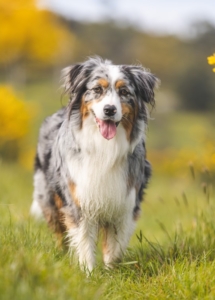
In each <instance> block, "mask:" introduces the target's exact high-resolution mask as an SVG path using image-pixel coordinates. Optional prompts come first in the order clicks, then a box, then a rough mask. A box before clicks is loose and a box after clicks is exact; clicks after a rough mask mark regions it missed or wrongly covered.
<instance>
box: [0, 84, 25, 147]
mask: <svg viewBox="0 0 215 300" xmlns="http://www.w3.org/2000/svg"><path fill="white" fill-rule="evenodd" d="M29 120H30V114H29V110H28V107H27V105H26V103H25V102H24V101H23V100H22V99H19V98H18V97H17V96H16V95H15V93H14V92H13V90H12V89H11V87H9V86H3V85H1V86H0V145H1V143H2V142H3V143H4V142H6V141H11V140H19V139H20V138H22V137H24V136H25V135H26V133H27V131H28V127H29Z"/></svg>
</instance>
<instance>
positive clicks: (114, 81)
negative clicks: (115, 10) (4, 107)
mask: <svg viewBox="0 0 215 300" xmlns="http://www.w3.org/2000/svg"><path fill="white" fill-rule="evenodd" d="M63 80H64V89H65V93H66V94H68V95H69V102H68V105H67V106H66V107H65V108H62V109H61V110H59V111H58V112H56V113H55V114H53V115H52V116H50V117H48V118H46V119H45V121H44V123H43V124H42V126H41V129H40V133H39V143H38V147H37V154H36V158H35V173H34V194H33V203H32V206H31V213H32V214H33V215H35V216H39V215H40V214H41V213H42V214H43V216H44V217H45V219H46V221H47V223H48V224H49V226H50V227H51V228H53V230H54V231H55V232H56V233H57V235H59V236H63V237H64V238H66V240H67V243H68V248H69V250H70V251H71V253H75V254H76V257H77V260H78V262H79V265H80V266H81V268H82V269H85V270H88V271H89V272H91V271H92V270H93V268H94V266H95V253H96V243H97V238H98V234H99V231H100V230H101V231H103V246H102V250H103V260H104V264H105V265H106V266H107V267H108V268H109V267H113V266H114V264H115V263H116V262H118V261H120V259H121V258H122V255H123V253H124V252H125V250H126V248H127V245H128V243H129V240H130V237H131V235H132V233H133V231H134V228H135V223H136V220H137V218H138V216H139V213H140V203H141V201H142V198H143V191H144V189H145V188H146V185H147V183H148V180H149V177H150V175H151V165H150V163H149V162H148V161H147V159H146V149H145V132H146V128H147V121H148V110H147V104H151V105H152V106H154V104H155V100H154V88H155V87H156V85H157V83H158V79H157V78H156V77H155V76H154V75H153V74H151V73H150V72H149V71H147V70H145V69H144V68H143V67H142V66H135V65H113V64H112V63H111V62H110V61H108V60H103V59H101V58H100V57H94V58H89V59H88V60H86V61H85V62H83V63H78V64H75V65H72V66H70V67H68V68H66V69H64V70H63ZM65 235H66V237H65Z"/></svg>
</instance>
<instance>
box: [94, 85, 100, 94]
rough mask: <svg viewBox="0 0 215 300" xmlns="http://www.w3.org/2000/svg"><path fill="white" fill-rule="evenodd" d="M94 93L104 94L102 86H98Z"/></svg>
mask: <svg viewBox="0 0 215 300" xmlns="http://www.w3.org/2000/svg"><path fill="white" fill-rule="evenodd" d="M93 91H94V92H95V93H96V94H101V93H102V88H101V87H100V86H97V87H95V88H94V89H93Z"/></svg>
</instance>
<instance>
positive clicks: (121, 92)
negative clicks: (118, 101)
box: [119, 89, 129, 96]
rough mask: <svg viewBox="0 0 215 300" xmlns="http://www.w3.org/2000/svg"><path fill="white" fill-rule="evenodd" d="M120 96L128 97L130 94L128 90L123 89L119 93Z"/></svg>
mask: <svg viewBox="0 0 215 300" xmlns="http://www.w3.org/2000/svg"><path fill="white" fill-rule="evenodd" d="M119 94H120V96H127V95H128V94H129V92H128V91H127V90H126V89H121V90H120V91H119Z"/></svg>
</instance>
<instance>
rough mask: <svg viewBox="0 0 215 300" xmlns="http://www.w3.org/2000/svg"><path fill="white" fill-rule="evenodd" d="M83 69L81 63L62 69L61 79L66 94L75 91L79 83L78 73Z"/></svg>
mask: <svg viewBox="0 0 215 300" xmlns="http://www.w3.org/2000/svg"><path fill="white" fill-rule="evenodd" d="M82 70H83V64H75V65H72V66H69V67H67V68H65V69H63V70H62V73H61V79H62V81H63V88H64V91H65V93H66V94H73V93H75V91H76V89H77V86H78V84H79V83H80V75H81V73H82Z"/></svg>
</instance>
